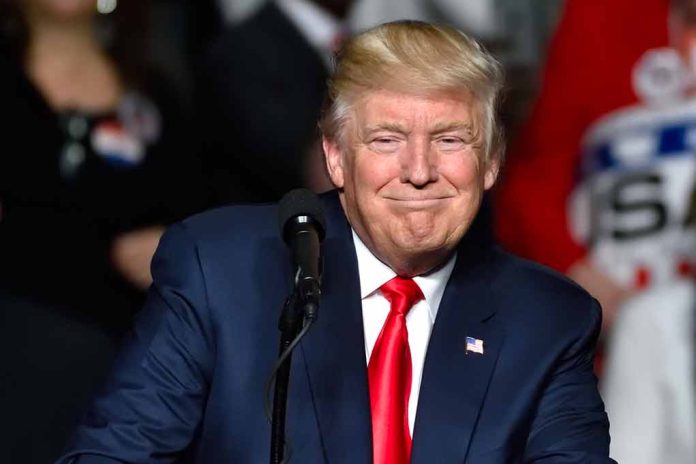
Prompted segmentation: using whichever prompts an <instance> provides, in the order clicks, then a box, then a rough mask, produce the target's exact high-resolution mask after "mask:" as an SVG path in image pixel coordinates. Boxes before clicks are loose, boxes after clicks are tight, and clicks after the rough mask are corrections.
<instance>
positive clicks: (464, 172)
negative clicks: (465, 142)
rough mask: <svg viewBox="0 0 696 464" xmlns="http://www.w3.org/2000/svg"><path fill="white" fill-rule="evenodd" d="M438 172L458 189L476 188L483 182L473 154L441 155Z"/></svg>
mask: <svg viewBox="0 0 696 464" xmlns="http://www.w3.org/2000/svg"><path fill="white" fill-rule="evenodd" d="M439 172H440V174H441V175H443V176H444V177H445V178H447V180H448V181H449V182H450V183H451V184H452V185H453V186H454V187H456V188H457V190H459V191H466V190H472V189H477V188H479V186H480V185H482V184H483V179H482V174H481V173H480V172H479V167H478V162H477V161H476V159H475V158H474V157H473V156H469V155H464V156H452V157H443V158H442V162H441V163H440V169H439Z"/></svg>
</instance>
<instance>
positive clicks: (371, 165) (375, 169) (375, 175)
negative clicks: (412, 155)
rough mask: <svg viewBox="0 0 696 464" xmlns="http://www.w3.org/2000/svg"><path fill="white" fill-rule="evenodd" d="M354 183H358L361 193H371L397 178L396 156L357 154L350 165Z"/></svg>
mask: <svg viewBox="0 0 696 464" xmlns="http://www.w3.org/2000/svg"><path fill="white" fill-rule="evenodd" d="M352 175H353V176H354V183H355V184H356V185H360V187H361V193H364V194H367V195H372V194H374V193H376V192H378V191H379V190H380V189H381V188H382V187H384V186H386V185H387V184H389V183H390V182H391V181H393V180H394V179H396V181H398V179H399V165H398V161H397V159H396V157H390V156H385V155H376V154H373V153H366V154H363V155H359V156H357V157H356V159H355V163H354V165H353V166H352Z"/></svg>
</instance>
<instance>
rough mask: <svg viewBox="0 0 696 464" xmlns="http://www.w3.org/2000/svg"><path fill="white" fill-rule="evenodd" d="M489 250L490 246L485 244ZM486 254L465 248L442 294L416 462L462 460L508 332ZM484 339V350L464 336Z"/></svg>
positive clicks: (425, 375)
mask: <svg viewBox="0 0 696 464" xmlns="http://www.w3.org/2000/svg"><path fill="white" fill-rule="evenodd" d="M484 248H485V249H486V250H488V247H484ZM487 255H488V253H487V252H486V251H483V250H479V251H477V250H475V247H471V246H468V247H462V249H461V250H460V252H459V255H458V257H457V264H456V265H455V269H454V271H453V273H452V276H451V278H450V280H449V282H448V284H447V288H446V290H445V294H444V295H443V298H442V302H441V303H440V308H439V310H438V315H437V319H436V321H435V325H434V326H433V332H432V335H431V337H430V343H429V345H428V352H427V355H426V360H425V366H424V370H423V380H422V382H421V389H420V397H419V402H418V412H417V415H416V423H415V426H414V434H413V435H414V437H413V449H412V460H411V462H413V463H415V464H426V463H430V462H433V456H438V461H442V462H464V460H465V459H466V455H467V452H468V449H469V445H470V442H471V438H472V434H473V432H474V430H475V428H476V423H477V420H478V415H479V411H480V409H481V406H482V404H483V401H484V398H485V396H486V392H487V390H488V384H489V381H490V377H491V374H492V373H493V371H494V368H495V364H496V361H497V359H498V354H499V352H500V348H501V346H502V343H503V339H504V334H503V331H502V327H501V324H500V321H499V319H496V315H495V307H494V300H493V296H492V294H491V290H490V286H489V282H488V280H489V277H488V276H489V275H490V273H491V272H492V269H491V266H490V265H489V264H488V263H486V256H487ZM467 337H473V338H475V339H479V340H483V351H484V352H483V354H478V353H475V352H471V351H469V352H467V349H466V346H467V342H466V338H467Z"/></svg>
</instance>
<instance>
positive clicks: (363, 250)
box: [351, 228, 457, 321]
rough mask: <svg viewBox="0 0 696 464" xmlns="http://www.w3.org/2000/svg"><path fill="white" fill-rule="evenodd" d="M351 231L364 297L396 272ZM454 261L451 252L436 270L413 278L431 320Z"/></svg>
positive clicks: (454, 257) (454, 255)
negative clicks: (427, 308)
mask: <svg viewBox="0 0 696 464" xmlns="http://www.w3.org/2000/svg"><path fill="white" fill-rule="evenodd" d="M351 231H352V232H353V243H354V244H355V254H356V256H357V259H358V274H359V278H360V298H361V299H365V298H367V297H368V296H370V295H372V294H373V293H375V292H376V291H377V290H379V287H381V286H382V285H384V284H385V283H386V282H388V281H389V280H391V279H393V278H394V277H396V273H395V272H394V271H393V270H392V269H391V268H390V267H389V266H387V265H386V264H384V263H383V262H382V261H380V260H379V259H377V257H376V256H375V255H373V254H372V252H371V251H370V250H369V249H368V248H367V246H365V244H364V243H363V242H362V240H360V237H358V234H356V233H355V230H353V229H352V228H351ZM456 261H457V254H456V253H453V254H452V257H451V258H450V259H449V260H448V261H447V263H445V265H444V266H440V267H439V268H438V269H437V270H435V271H433V272H430V273H428V274H425V275H420V276H416V277H414V278H413V280H414V281H415V282H416V283H417V284H418V286H419V287H420V289H421V291H422V292H423V296H424V297H425V301H426V303H428V307H429V311H430V317H431V319H432V320H433V321H434V320H435V316H437V310H438V308H439V307H440V301H441V300H442V295H443V294H444V293H445V287H446V286H447V281H448V280H449V278H450V275H452V269H454V263H455V262H456Z"/></svg>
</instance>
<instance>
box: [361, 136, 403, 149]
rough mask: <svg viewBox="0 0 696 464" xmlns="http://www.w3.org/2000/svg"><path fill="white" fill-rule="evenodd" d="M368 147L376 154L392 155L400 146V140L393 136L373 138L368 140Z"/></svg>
mask: <svg viewBox="0 0 696 464" xmlns="http://www.w3.org/2000/svg"><path fill="white" fill-rule="evenodd" d="M368 146H369V147H370V150H372V151H376V152H377V153H393V152H395V151H397V150H398V149H399V147H400V146H401V140H400V139H399V138H397V137H393V136H381V137H375V138H373V139H372V140H370V142H369V143H368Z"/></svg>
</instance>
